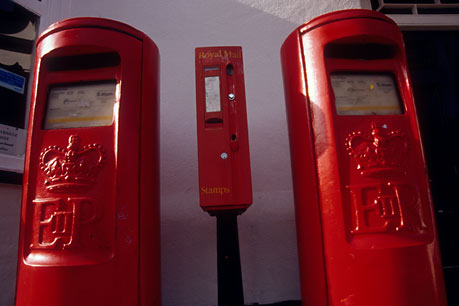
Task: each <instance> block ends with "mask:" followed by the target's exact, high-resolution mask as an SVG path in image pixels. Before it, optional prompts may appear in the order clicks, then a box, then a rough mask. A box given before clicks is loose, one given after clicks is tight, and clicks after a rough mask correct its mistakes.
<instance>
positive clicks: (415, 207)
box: [281, 10, 446, 306]
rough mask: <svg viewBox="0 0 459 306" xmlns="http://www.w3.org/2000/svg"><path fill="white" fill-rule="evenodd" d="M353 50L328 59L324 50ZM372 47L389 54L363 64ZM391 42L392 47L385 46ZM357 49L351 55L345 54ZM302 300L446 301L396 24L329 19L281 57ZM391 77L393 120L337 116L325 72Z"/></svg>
mask: <svg viewBox="0 0 459 306" xmlns="http://www.w3.org/2000/svg"><path fill="white" fill-rule="evenodd" d="M331 44H335V45H337V46H339V47H343V46H344V48H347V50H349V46H350V47H351V48H355V49H354V51H355V52H351V54H347V55H345V56H336V54H335V55H333V56H328V55H327V54H326V52H325V48H326V46H330V45H331ZM369 45H372V46H373V47H374V46H377V48H376V49H378V46H380V47H381V48H382V49H384V48H385V49H387V50H392V51H391V53H390V56H387V54H385V55H384V56H380V57H378V56H376V57H371V56H369V57H365V58H363V57H361V56H356V54H361V52H358V51H359V50H358V49H359V48H366V47H368V46H369ZM387 47H389V48H387ZM351 50H352V49H351ZM281 57H282V66H283V75H284V86H285V97H286V106H287V115H288V125H289V132H290V149H291V159H292V172H293V181H294V191H295V206H296V214H297V230H298V249H299V257H300V275H301V289H302V298H303V303H304V304H305V305H317V306H321V305H355V306H363V305H373V306H383V305H400V306H402V305H425V306H432V305H446V298H445V292H444V284H443V277H442V269H441V263H440V254H439V249H438V240H437V233H436V228H435V221H434V219H433V207H432V202H431V198H430V191H429V185H428V179H427V175H426V167H425V161H424V157H423V152H422V144H421V140H420V136H419V129H418V125H417V119H416V112H415V107H414V103H413V96H412V93H411V87H410V82H409V78H408V73H407V64H406V59H405V53H404V46H403V40H402V36H401V34H400V31H399V30H398V28H397V26H396V25H395V23H394V22H393V21H391V20H390V19H388V18H387V17H385V16H384V15H382V14H379V13H376V12H372V11H366V10H348V11H340V12H334V13H330V14H326V15H323V16H320V17H318V18H315V19H314V20H312V21H310V22H309V23H307V24H305V25H303V26H301V27H299V28H298V29H297V30H295V31H294V32H293V33H292V34H291V35H290V36H289V37H288V38H287V39H286V41H285V42H284V44H283V46H282V50H281ZM333 72H348V73H352V72H359V73H361V72H367V73H387V74H392V75H393V76H394V79H395V83H396V84H397V86H398V90H399V92H400V97H401V100H402V101H403V104H404V106H403V113H402V114H400V115H367V116H363V115H359V116H344V115H338V114H337V111H336V109H335V106H334V105H335V104H334V100H335V97H334V92H333V89H332V87H331V82H330V73H333Z"/></svg>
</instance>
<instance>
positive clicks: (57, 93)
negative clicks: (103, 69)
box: [43, 81, 116, 130]
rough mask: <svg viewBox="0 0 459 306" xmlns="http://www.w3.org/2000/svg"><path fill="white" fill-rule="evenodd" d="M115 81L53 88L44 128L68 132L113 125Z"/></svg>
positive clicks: (50, 93)
mask: <svg viewBox="0 0 459 306" xmlns="http://www.w3.org/2000/svg"><path fill="white" fill-rule="evenodd" d="M115 100H116V82H115V81H113V82H110V83H106V82H104V83H95V84H81V85H69V86H59V87H53V88H51V90H50V92H49V97H48V105H47V108H46V117H45V123H44V126H43V128H44V129H46V130H48V129H66V128H78V127H89V126H105V125H111V124H112V122H113V107H114V104H115Z"/></svg>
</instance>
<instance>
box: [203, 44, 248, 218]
mask: <svg viewBox="0 0 459 306" xmlns="http://www.w3.org/2000/svg"><path fill="white" fill-rule="evenodd" d="M195 56H196V118H197V131H198V132H197V133H198V162H199V195H200V205H201V207H202V208H203V209H204V210H205V211H208V212H209V213H211V214H213V213H214V212H217V211H222V210H238V211H241V212H242V211H244V210H245V209H247V207H248V206H249V205H250V204H251V203H252V180H251V174H250V154H249V139H248V130H247V113H246V102H245V88H244V68H243V66H242V48H241V47H206V48H196V52H195Z"/></svg>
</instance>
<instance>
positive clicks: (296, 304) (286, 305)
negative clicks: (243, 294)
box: [246, 301, 301, 306]
mask: <svg viewBox="0 0 459 306" xmlns="http://www.w3.org/2000/svg"><path fill="white" fill-rule="evenodd" d="M246 306H301V301H285V302H279V303H274V304H258V303H255V304H250V305H246Z"/></svg>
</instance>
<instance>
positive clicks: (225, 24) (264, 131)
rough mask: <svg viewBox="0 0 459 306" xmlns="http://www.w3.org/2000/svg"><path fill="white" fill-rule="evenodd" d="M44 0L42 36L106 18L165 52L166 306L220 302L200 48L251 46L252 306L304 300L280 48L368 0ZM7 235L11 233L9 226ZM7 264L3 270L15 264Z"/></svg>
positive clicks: (245, 224) (247, 218) (244, 238)
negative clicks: (200, 104) (203, 168)
mask: <svg viewBox="0 0 459 306" xmlns="http://www.w3.org/2000/svg"><path fill="white" fill-rule="evenodd" d="M20 1H21V2H23V3H24V2H25V3H27V2H28V1H30V2H33V1H36V0H20ZM42 1H43V3H44V4H43V11H44V12H43V16H42V22H41V26H40V28H41V30H43V29H45V28H46V27H47V26H48V25H49V24H50V23H52V22H55V21H57V20H59V19H64V18H68V17H76V16H95V17H105V18H111V19H115V20H119V21H122V22H125V23H128V24H130V25H132V26H134V27H136V28H137V29H139V30H141V31H143V32H144V33H146V34H147V35H149V36H150V37H151V38H152V39H153V41H155V43H156V44H157V45H158V47H159V50H160V54H161V230H162V233H161V237H162V246H161V247H162V286H163V305H165V306H173V305H180V306H187V305H193V306H195V305H204V306H205V305H216V304H217V271H216V266H217V259H216V220H215V218H213V217H210V216H208V215H207V214H206V213H204V212H203V211H202V210H201V209H200V207H199V198H198V176H197V146H196V120H195V117H196V113H195V108H196V106H195V85H194V84H195V83H194V48H196V47H204V46H217V45H236V46H242V48H243V59H244V67H245V83H246V96H247V113H248V122H249V139H250V151H251V162H252V182H253V194H254V203H253V205H252V206H251V207H250V208H249V209H248V210H247V211H246V212H245V213H244V214H243V215H242V216H240V217H239V238H240V248H241V262H242V273H243V280H244V296H245V302H246V304H252V303H260V304H264V303H274V302H278V301H286V300H299V299H300V293H299V280H298V272H297V270H298V265H297V253H296V236H295V216H294V206H293V193H292V186H291V176H290V158H289V149H288V134H287V126H286V115H285V106H284V96H283V86H282V76H281V67H280V56H279V50H280V47H281V45H282V43H283V40H284V39H285V38H286V37H287V35H288V34H290V33H291V32H292V31H293V30H294V29H295V28H296V27H297V26H299V25H300V24H302V23H304V22H305V21H308V20H309V19H311V18H313V17H315V16H318V15H321V14H324V13H327V12H330V11H333V10H339V9H346V8H359V7H361V1H360V0H340V1H338V0H323V1H322V0H290V1H286V0H194V1H190V0H155V1H149V0H137V1H125V0H98V1H94V0H42ZM363 2H366V1H362V3H363ZM3 192H4V189H0V194H1V193H3ZM18 205H19V204H18ZM2 220H3V219H2ZM1 222H4V221H1ZM10 226H12V225H10ZM0 228H1V229H2V235H3V225H2V227H0ZM16 235H17V234H16ZM2 245H3V243H2ZM0 259H1V260H2V262H0V264H1V266H2V270H3V269H5V267H6V266H7V265H8V263H6V262H4V261H3V258H0ZM10 261H12V259H11V260H10ZM2 286H4V285H2ZM2 288H3V287H2ZM2 291H3V292H4V290H2ZM2 305H4V304H2Z"/></svg>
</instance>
